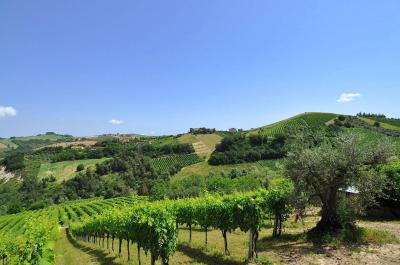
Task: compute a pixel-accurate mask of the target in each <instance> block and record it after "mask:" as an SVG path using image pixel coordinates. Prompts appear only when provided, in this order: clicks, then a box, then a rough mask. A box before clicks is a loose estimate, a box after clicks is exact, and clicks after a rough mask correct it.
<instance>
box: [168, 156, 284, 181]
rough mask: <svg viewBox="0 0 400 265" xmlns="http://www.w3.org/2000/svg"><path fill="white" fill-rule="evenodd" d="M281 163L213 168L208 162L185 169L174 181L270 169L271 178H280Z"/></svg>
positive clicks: (255, 163)
mask: <svg viewBox="0 0 400 265" xmlns="http://www.w3.org/2000/svg"><path fill="white" fill-rule="evenodd" d="M280 164H281V162H280V161H279V160H264V161H258V162H253V163H243V164H234V165H218V166H212V165H209V164H208V163H207V162H206V161H204V162H200V163H197V164H194V165H190V166H188V167H185V168H183V169H182V170H181V171H180V172H178V173H177V174H176V175H174V176H173V177H172V178H173V179H175V180H176V179H179V178H182V177H185V176H190V175H196V176H202V177H207V176H208V175H209V174H210V172H221V171H224V172H226V173H229V172H230V171H231V170H233V169H247V170H251V169H265V168H268V169H269V172H270V174H271V176H275V175H276V176H278V175H279V176H280V170H279V167H280Z"/></svg>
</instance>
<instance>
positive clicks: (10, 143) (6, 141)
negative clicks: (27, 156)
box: [0, 139, 18, 149]
mask: <svg viewBox="0 0 400 265" xmlns="http://www.w3.org/2000/svg"><path fill="white" fill-rule="evenodd" d="M0 143H2V144H4V145H6V146H7V147H8V148H13V149H14V148H17V147H18V145H16V144H15V143H13V141H11V139H2V140H0Z"/></svg>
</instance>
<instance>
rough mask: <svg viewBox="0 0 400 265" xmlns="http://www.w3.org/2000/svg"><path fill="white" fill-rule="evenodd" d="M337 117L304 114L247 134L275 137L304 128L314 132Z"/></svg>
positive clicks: (329, 114) (323, 114) (335, 115)
mask: <svg viewBox="0 0 400 265" xmlns="http://www.w3.org/2000/svg"><path fill="white" fill-rule="evenodd" d="M335 117H337V114H333V113H304V114H301V115H298V116H295V117H292V118H289V119H286V120H283V121H280V122H277V123H274V124H271V125H267V126H264V127H260V128H257V129H253V130H251V131H250V132H249V134H250V135H251V134H262V135H266V136H271V137H272V136H275V135H277V134H281V133H295V132H297V131H301V130H304V129H306V128H309V129H312V130H316V129H318V128H319V127H321V126H325V124H326V123H327V122H329V121H331V120H332V119H334V118H335Z"/></svg>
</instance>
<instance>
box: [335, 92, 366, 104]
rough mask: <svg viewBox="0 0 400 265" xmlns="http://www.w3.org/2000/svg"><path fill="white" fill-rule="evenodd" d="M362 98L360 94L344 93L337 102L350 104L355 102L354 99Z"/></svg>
mask: <svg viewBox="0 0 400 265" xmlns="http://www.w3.org/2000/svg"><path fill="white" fill-rule="evenodd" d="M360 96H361V94H360V93H342V94H341V95H340V97H339V98H338V99H337V100H336V101H337V102H340V103H345V102H350V101H353V100H354V98H356V97H360Z"/></svg>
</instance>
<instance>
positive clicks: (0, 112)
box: [0, 106, 17, 118]
mask: <svg viewBox="0 0 400 265" xmlns="http://www.w3.org/2000/svg"><path fill="white" fill-rule="evenodd" d="M15 115H17V111H16V110H15V109H14V108H13V107H3V106H0V118H3V117H14V116H15Z"/></svg>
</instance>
